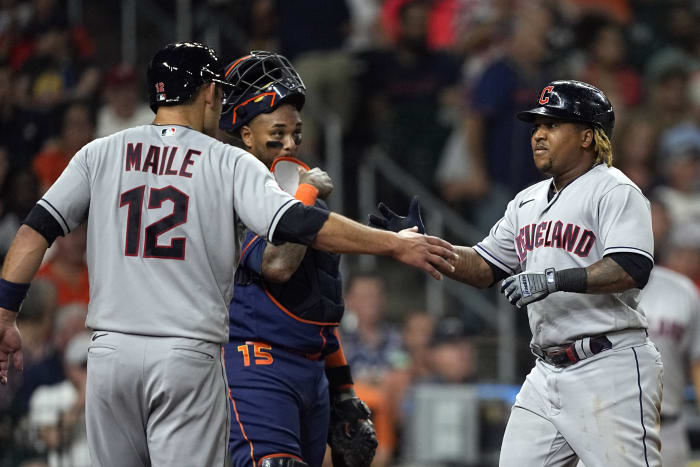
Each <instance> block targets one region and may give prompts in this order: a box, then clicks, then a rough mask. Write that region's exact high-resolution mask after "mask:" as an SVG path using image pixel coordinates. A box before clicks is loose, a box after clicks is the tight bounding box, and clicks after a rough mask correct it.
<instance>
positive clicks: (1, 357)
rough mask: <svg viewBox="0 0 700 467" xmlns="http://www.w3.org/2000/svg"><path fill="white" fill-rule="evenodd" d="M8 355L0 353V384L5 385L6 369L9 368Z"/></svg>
mask: <svg viewBox="0 0 700 467" xmlns="http://www.w3.org/2000/svg"><path fill="white" fill-rule="evenodd" d="M9 358H10V355H9V354H8V353H6V352H0V383H2V384H7V368H8V367H9V366H10V360H9Z"/></svg>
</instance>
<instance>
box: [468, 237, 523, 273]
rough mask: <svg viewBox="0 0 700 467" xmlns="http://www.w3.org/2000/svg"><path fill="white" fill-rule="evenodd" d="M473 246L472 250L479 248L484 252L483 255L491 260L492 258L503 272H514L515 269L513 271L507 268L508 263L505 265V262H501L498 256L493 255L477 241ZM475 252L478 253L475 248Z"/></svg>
mask: <svg viewBox="0 0 700 467" xmlns="http://www.w3.org/2000/svg"><path fill="white" fill-rule="evenodd" d="M473 248H474V250H476V249H477V248H478V249H479V250H481V251H482V252H483V253H484V255H486V256H488V257H489V258H490V259H491V260H493V262H495V263H496V266H498V267H499V268H501V269H503V270H504V271H505V272H508V273H511V274H512V273H513V272H515V271H513V269H511V268H509V267H508V265H506V264H505V263H503V262H502V261H500V260H499V259H498V258H496V257H495V256H493V255H492V254H491V253H490V252H489V251H488V250H487V249H486V248H484V247H483V246H482V245H481V243H477V244H476V245H474V247H473ZM476 252H477V253H479V251H478V250H477V251H476ZM480 256H483V255H481V254H480Z"/></svg>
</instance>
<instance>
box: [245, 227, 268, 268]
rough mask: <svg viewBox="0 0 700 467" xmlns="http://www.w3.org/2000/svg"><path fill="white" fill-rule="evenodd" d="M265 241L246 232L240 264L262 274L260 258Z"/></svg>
mask: <svg viewBox="0 0 700 467" xmlns="http://www.w3.org/2000/svg"><path fill="white" fill-rule="evenodd" d="M265 247H267V242H266V241H265V239H264V238H263V237H261V236H259V235H255V234H253V233H251V232H247V233H246V236H245V239H244V240H243V250H242V251H241V261H240V265H241V266H244V267H246V268H248V269H250V270H252V271H255V272H256V273H257V274H259V275H261V276H262V260H263V254H264V253H265Z"/></svg>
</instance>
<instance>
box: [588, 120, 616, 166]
mask: <svg viewBox="0 0 700 467" xmlns="http://www.w3.org/2000/svg"><path fill="white" fill-rule="evenodd" d="M593 142H594V143H595V145H594V150H595V164H601V163H603V162H605V165H607V166H608V167H611V166H612V164H613V153H612V144H610V139H609V138H608V135H606V134H605V132H604V131H603V130H602V129H600V128H598V127H593Z"/></svg>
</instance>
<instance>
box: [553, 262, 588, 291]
mask: <svg viewBox="0 0 700 467" xmlns="http://www.w3.org/2000/svg"><path fill="white" fill-rule="evenodd" d="M554 279H555V281H556V284H557V290H561V291H562V292H577V293H586V290H588V273H587V272H586V268H571V269H564V270H562V271H556V272H555V273H554Z"/></svg>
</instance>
